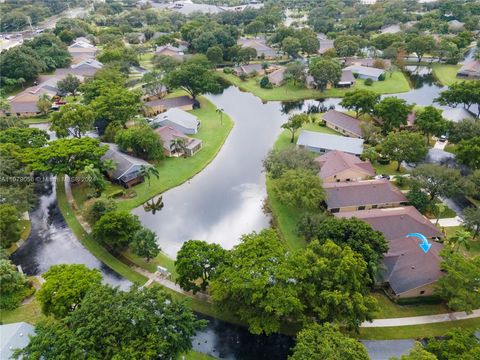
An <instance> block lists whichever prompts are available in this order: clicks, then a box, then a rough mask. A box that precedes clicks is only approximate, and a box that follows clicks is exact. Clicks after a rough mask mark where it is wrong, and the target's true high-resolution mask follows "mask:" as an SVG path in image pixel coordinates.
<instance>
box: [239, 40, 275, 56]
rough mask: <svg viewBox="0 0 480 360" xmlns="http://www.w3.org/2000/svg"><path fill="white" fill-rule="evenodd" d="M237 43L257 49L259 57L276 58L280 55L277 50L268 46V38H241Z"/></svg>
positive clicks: (243, 46)
mask: <svg viewBox="0 0 480 360" xmlns="http://www.w3.org/2000/svg"><path fill="white" fill-rule="evenodd" d="M237 45H240V46H241V47H242V48H253V49H255V50H256V51H257V57H258V58H264V59H275V58H276V57H278V52H277V50H275V49H273V48H271V47H270V46H268V45H267V40H265V39H247V38H240V39H238V41H237Z"/></svg>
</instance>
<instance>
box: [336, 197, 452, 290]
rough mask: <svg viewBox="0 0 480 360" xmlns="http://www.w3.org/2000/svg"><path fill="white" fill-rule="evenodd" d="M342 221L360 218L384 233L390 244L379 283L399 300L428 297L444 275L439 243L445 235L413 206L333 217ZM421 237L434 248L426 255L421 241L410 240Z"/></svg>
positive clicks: (346, 213) (356, 212) (349, 213)
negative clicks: (441, 267) (412, 235)
mask: <svg viewBox="0 0 480 360" xmlns="http://www.w3.org/2000/svg"><path fill="white" fill-rule="evenodd" d="M334 215H335V216H336V217H339V218H352V217H355V218H358V219H360V220H363V221H365V222H367V223H368V224H370V225H371V226H372V228H373V229H375V230H378V231H380V232H382V233H383V235H384V236H385V238H386V239H387V240H388V243H389V250H388V252H387V253H386V254H385V255H384V259H383V264H382V265H383V270H382V274H381V277H380V279H378V280H379V282H380V283H383V284H384V285H386V286H388V287H389V290H390V292H391V294H392V296H394V297H396V298H406V297H418V296H428V295H432V294H433V285H434V283H435V282H436V281H437V280H438V279H439V278H440V277H441V276H442V275H443V273H442V271H441V269H440V262H441V257H440V255H439V252H440V250H441V249H442V247H443V245H442V244H440V243H438V242H436V240H438V239H441V238H442V237H443V234H442V233H441V232H440V231H439V230H438V229H437V228H436V227H435V226H434V225H433V224H432V223H431V222H430V221H429V220H428V219H426V218H425V217H424V216H423V215H422V214H420V213H419V212H418V210H417V209H415V208H414V207H413V206H404V207H399V208H388V209H372V210H361V211H350V212H339V213H335V214H334ZM411 233H421V234H423V235H424V236H425V237H426V238H427V239H429V240H430V243H431V244H432V246H431V248H430V250H429V251H428V252H427V253H424V251H423V250H422V249H421V248H420V247H419V243H420V240H419V239H418V238H416V237H407V235H408V234H411Z"/></svg>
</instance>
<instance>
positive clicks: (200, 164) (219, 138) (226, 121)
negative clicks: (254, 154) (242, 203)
mask: <svg viewBox="0 0 480 360" xmlns="http://www.w3.org/2000/svg"><path fill="white" fill-rule="evenodd" d="M199 101H200V104H201V107H200V109H196V110H193V111H191V113H192V114H193V115H195V116H197V117H198V118H199V120H200V121H201V123H202V125H201V127H200V131H199V132H198V133H197V134H195V135H194V136H193V137H195V138H198V139H201V140H202V141H203V148H202V149H201V150H200V151H199V152H198V153H197V154H195V155H194V156H192V157H188V158H167V159H165V160H163V161H162V162H161V163H160V164H158V165H157V169H158V171H159V173H160V178H159V179H157V178H153V179H151V185H150V186H148V183H147V182H145V183H143V184H140V185H137V186H135V187H134V188H133V190H134V191H135V193H136V194H137V196H135V197H134V198H132V199H128V200H120V201H119V203H118V206H119V208H120V209H122V210H131V209H133V208H135V207H137V206H139V205H141V204H143V203H144V202H145V201H147V200H149V199H150V198H152V197H154V196H155V195H158V194H160V193H162V192H164V191H166V190H168V189H171V188H173V187H175V186H178V185H180V184H182V183H184V182H185V181H187V180H188V179H190V178H192V177H193V176H195V175H196V174H198V173H199V172H200V171H202V170H203V169H204V168H205V167H206V166H207V165H208V164H209V163H210V162H211V161H212V160H213V159H214V158H215V156H216V155H217V153H218V152H219V151H220V149H221V147H222V145H223V144H224V142H225V140H226V139H227V137H228V134H229V133H230V130H231V129H232V127H233V121H232V119H230V117H229V116H228V115H227V114H223V124H222V123H221V122H220V116H219V114H217V113H216V109H217V108H216V107H215V106H214V105H213V104H212V103H211V102H210V101H208V100H207V99H205V98H200V99H199Z"/></svg>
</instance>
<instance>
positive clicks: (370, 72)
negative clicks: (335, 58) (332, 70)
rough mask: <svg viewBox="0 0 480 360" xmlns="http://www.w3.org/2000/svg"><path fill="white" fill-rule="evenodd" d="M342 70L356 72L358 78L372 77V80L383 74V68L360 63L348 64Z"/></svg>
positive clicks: (376, 79)
mask: <svg viewBox="0 0 480 360" xmlns="http://www.w3.org/2000/svg"><path fill="white" fill-rule="evenodd" d="M344 70H350V71H351V72H352V73H354V74H358V77H359V78H360V79H372V80H373V81H378V80H379V78H380V76H382V75H383V74H385V70H383V69H377V68H374V67H369V66H361V65H350V66H347V67H346V68H344Z"/></svg>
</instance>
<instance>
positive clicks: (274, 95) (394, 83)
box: [219, 71, 410, 101]
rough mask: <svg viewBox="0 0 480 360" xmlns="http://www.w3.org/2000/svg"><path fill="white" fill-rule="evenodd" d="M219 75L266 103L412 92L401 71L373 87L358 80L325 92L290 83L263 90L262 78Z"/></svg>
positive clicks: (376, 82) (388, 76)
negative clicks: (366, 92) (365, 91)
mask: <svg viewBox="0 0 480 360" xmlns="http://www.w3.org/2000/svg"><path fill="white" fill-rule="evenodd" d="M219 74H220V76H221V77H223V78H224V79H225V80H227V81H228V82H229V83H231V84H232V85H235V86H237V87H238V88H240V89H241V90H243V91H247V92H250V93H252V94H253V95H255V96H258V97H259V98H260V99H262V100H264V101H298V100H304V99H323V98H329V97H343V96H344V95H345V93H347V92H349V91H352V90H354V89H368V90H372V91H375V92H377V93H379V94H394V93H401V92H407V91H409V90H410V85H409V83H408V81H407V78H406V77H405V75H404V74H403V73H402V72H400V71H394V72H392V73H387V75H386V79H385V81H375V82H374V83H373V84H372V85H371V86H367V85H365V82H364V80H362V79H357V81H356V84H355V85H354V86H353V87H351V88H344V89H340V88H332V89H327V90H326V91H324V92H320V91H318V90H316V89H308V88H306V87H305V86H299V85H298V86H295V85H293V84H290V83H287V84H284V85H282V86H277V87H274V88H273V89H263V88H261V87H260V85H259V83H258V82H259V80H260V77H254V78H249V79H247V80H246V81H242V80H241V79H240V78H239V77H238V76H235V75H233V74H224V73H220V72H219Z"/></svg>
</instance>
